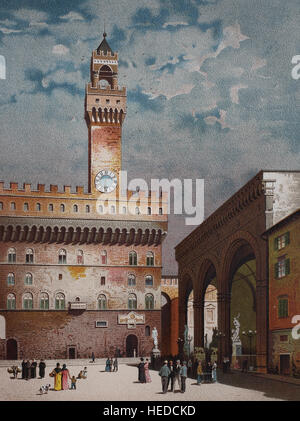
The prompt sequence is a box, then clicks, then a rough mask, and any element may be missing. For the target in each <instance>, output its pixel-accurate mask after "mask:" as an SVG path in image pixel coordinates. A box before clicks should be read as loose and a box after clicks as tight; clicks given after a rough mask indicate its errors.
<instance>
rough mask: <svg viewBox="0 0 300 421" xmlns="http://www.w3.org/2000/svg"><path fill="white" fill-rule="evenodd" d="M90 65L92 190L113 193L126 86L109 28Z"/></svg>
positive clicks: (88, 111) (88, 101) (87, 117)
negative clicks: (120, 82)
mask: <svg viewBox="0 0 300 421" xmlns="http://www.w3.org/2000/svg"><path fill="white" fill-rule="evenodd" d="M90 69H91V81H90V82H89V83H88V84H87V85H86V94H85V120H86V123H87V127H88V139H89V148H88V159H89V168H88V171H89V192H90V193H95V194H96V193H99V192H100V193H101V192H102V193H110V192H112V191H113V190H115V189H118V185H119V172H120V170H121V158H122V124H123V121H124V119H125V115H126V88H125V87H123V88H120V87H119V86H118V54H117V53H115V52H113V51H112V49H111V48H110V46H109V45H108V42H107V41H106V33H105V32H104V34H103V40H102V42H101V44H100V45H99V47H98V48H97V49H96V50H94V51H93V53H92V58H91V67H90Z"/></svg>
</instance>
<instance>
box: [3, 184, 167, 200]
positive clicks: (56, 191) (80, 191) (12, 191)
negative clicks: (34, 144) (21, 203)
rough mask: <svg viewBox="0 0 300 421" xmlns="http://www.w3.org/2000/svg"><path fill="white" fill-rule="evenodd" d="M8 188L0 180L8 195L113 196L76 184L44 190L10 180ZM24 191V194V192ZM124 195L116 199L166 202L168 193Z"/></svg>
mask: <svg viewBox="0 0 300 421" xmlns="http://www.w3.org/2000/svg"><path fill="white" fill-rule="evenodd" d="M9 185H10V187H9V188H4V181H0V194H7V195H9V196H18V197H22V196H28V195H30V196H33V197H37V196H38V195H43V196H46V197H47V196H48V195H49V196H56V197H57V198H67V197H70V198H72V199H75V198H77V197H82V198H88V199H97V200H103V201H105V200H108V201H109V200H113V199H114V197H113V196H112V194H111V193H107V194H105V193H99V195H98V194H96V195H95V194H92V193H89V192H86V191H84V186H76V187H75V191H72V187H71V186H63V188H62V189H60V188H59V186H58V185H56V184H50V186H49V189H47V190H46V186H45V184H37V188H34V186H32V184H31V183H23V187H22V188H19V183H16V182H10V183H9ZM24 193H25V194H24ZM126 193H127V194H126V195H121V194H120V196H119V197H118V200H120V201H122V200H130V199H136V200H140V201H141V202H142V203H147V202H150V201H153V202H156V203H160V202H161V203H168V193H167V192H162V193H161V194H158V195H157V194H156V192H155V191H148V192H146V191H142V190H140V191H138V192H137V191H132V190H127V192H126Z"/></svg>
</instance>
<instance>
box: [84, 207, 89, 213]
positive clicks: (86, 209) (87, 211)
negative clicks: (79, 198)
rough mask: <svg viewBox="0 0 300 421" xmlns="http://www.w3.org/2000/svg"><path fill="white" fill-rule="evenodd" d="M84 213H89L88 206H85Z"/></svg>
mask: <svg viewBox="0 0 300 421" xmlns="http://www.w3.org/2000/svg"><path fill="white" fill-rule="evenodd" d="M85 211H86V213H90V205H86V206H85Z"/></svg>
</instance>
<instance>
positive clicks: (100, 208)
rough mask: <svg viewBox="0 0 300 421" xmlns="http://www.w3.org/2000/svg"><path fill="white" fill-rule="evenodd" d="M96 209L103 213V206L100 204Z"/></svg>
mask: <svg viewBox="0 0 300 421" xmlns="http://www.w3.org/2000/svg"><path fill="white" fill-rule="evenodd" d="M98 211H99V213H103V206H102V205H99V206H98Z"/></svg>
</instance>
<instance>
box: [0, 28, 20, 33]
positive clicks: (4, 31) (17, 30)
mask: <svg viewBox="0 0 300 421" xmlns="http://www.w3.org/2000/svg"><path fill="white" fill-rule="evenodd" d="M0 32H2V33H3V34H5V35H8V34H13V33H17V32H22V31H21V30H20V29H9V28H5V27H3V26H0Z"/></svg>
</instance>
